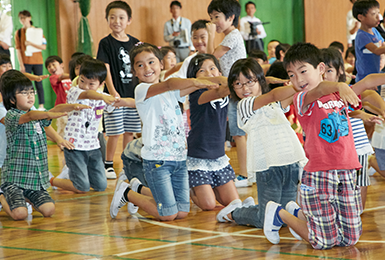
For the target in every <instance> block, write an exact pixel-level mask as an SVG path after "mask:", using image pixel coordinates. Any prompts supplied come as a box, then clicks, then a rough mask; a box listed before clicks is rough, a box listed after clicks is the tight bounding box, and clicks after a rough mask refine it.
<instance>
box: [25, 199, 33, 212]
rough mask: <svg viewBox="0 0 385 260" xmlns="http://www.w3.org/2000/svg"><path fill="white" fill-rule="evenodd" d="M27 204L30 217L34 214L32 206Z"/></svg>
mask: <svg viewBox="0 0 385 260" xmlns="http://www.w3.org/2000/svg"><path fill="white" fill-rule="evenodd" d="M26 203H27V210H28V215H31V214H32V211H33V209H32V205H31V204H30V203H29V202H26Z"/></svg>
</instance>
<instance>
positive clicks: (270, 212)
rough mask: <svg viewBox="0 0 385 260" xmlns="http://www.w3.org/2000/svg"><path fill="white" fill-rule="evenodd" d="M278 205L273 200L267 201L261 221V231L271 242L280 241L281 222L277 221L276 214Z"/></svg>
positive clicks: (276, 242)
mask: <svg viewBox="0 0 385 260" xmlns="http://www.w3.org/2000/svg"><path fill="white" fill-rule="evenodd" d="M278 206H281V205H279V204H278V203H275V202H273V201H269V202H268V203H267V204H266V210H265V221H264V223H263V233H264V234H265V236H266V238H267V240H269V241H270V242H271V243H273V244H278V243H279V241H280V238H279V230H280V229H281V227H282V223H279V221H278V219H277V217H276V214H277V208H278Z"/></svg>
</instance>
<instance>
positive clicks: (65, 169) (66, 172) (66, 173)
mask: <svg viewBox="0 0 385 260" xmlns="http://www.w3.org/2000/svg"><path fill="white" fill-rule="evenodd" d="M69 171H70V169H68V167H67V165H64V167H63V169H62V170H61V173H60V174H59V175H58V176H57V177H56V178H58V179H66V180H68V179H69V178H70V176H69Z"/></svg>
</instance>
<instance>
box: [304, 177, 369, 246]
mask: <svg viewBox="0 0 385 260" xmlns="http://www.w3.org/2000/svg"><path fill="white" fill-rule="evenodd" d="M301 207H302V210H303V213H304V214H305V216H306V219H307V227H308V229H309V242H310V244H311V245H312V247H313V248H315V249H328V248H332V247H333V246H351V245H354V244H356V243H357V242H358V239H359V237H360V236H361V233H362V223H361V217H360V215H361V213H362V205H361V193H360V189H359V187H358V186H356V170H330V171H319V172H306V171H304V173H303V176H302V184H301Z"/></svg>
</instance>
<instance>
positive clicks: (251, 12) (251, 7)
mask: <svg viewBox="0 0 385 260" xmlns="http://www.w3.org/2000/svg"><path fill="white" fill-rule="evenodd" d="M255 11H257V9H256V8H255V6H254V5H253V4H248V5H246V13H247V15H248V16H254V13H255Z"/></svg>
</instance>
